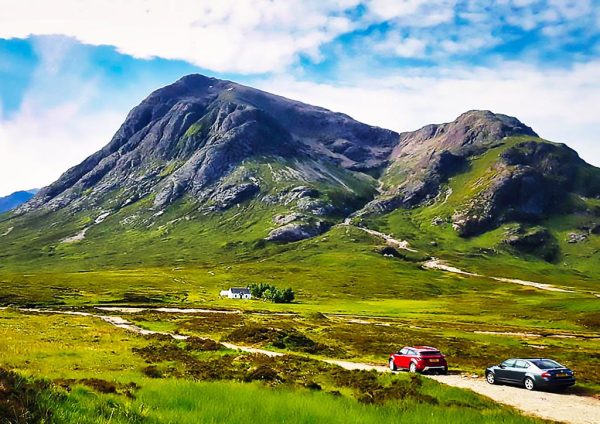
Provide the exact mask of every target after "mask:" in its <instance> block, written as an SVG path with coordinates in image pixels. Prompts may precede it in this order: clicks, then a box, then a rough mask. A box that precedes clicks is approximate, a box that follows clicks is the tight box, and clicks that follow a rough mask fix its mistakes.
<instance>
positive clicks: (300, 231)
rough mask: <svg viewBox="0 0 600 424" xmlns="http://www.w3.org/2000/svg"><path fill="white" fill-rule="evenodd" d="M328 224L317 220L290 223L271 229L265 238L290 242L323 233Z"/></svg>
mask: <svg viewBox="0 0 600 424" xmlns="http://www.w3.org/2000/svg"><path fill="white" fill-rule="evenodd" d="M328 228H329V225H327V224H326V223H324V222H321V221H317V222H315V223H311V224H309V223H304V224H301V223H291V224H287V225H284V226H282V227H279V228H276V229H274V230H272V231H271V232H270V233H269V235H268V236H267V237H266V238H265V240H267V241H275V242H280V243H290V242H294V241H300V240H304V239H307V238H311V237H315V236H318V235H320V234H323V233H324V232H325V231H327V229H328Z"/></svg>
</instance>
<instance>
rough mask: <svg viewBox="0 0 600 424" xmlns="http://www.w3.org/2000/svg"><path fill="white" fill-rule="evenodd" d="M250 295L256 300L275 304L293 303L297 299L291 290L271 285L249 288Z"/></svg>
mask: <svg viewBox="0 0 600 424" xmlns="http://www.w3.org/2000/svg"><path fill="white" fill-rule="evenodd" d="M248 288H249V289H250V294H252V297H254V298H256V299H263V300H269V301H271V302H273V303H291V302H293V301H294V299H295V298H296V295H295V294H294V291H293V290H292V289H291V288H286V289H279V288H277V287H275V286H273V285H271V284H265V283H259V284H250V285H249V286H248Z"/></svg>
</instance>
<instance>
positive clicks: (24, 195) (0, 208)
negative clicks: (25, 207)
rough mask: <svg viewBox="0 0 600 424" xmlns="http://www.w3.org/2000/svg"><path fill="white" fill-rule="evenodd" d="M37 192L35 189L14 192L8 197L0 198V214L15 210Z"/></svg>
mask: <svg viewBox="0 0 600 424" xmlns="http://www.w3.org/2000/svg"><path fill="white" fill-rule="evenodd" d="M37 192H38V190H37V189H34V190H27V191H16V192H14V193H12V194H9V195H8V196H5V197H0V213H3V212H8V211H10V210H13V209H15V208H16V207H18V206H20V205H22V204H23V203H25V202H27V201H28V200H29V199H31V198H32V197H33V196H34V195H35V194H36V193H37Z"/></svg>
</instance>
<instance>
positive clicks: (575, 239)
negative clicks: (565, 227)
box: [567, 233, 588, 243]
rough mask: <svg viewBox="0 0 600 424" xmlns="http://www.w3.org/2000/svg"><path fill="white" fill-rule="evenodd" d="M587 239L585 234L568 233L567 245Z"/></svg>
mask: <svg viewBox="0 0 600 424" xmlns="http://www.w3.org/2000/svg"><path fill="white" fill-rule="evenodd" d="M587 238H588V236H587V234H583V233H569V236H568V238H567V243H582V242H584V241H586V240H587Z"/></svg>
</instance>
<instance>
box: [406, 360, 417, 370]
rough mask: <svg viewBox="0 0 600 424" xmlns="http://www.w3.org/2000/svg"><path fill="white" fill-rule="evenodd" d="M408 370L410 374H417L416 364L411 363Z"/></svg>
mask: <svg viewBox="0 0 600 424" xmlns="http://www.w3.org/2000/svg"><path fill="white" fill-rule="evenodd" d="M408 370H409V371H410V372H413V373H414V372H417V364H415V363H414V362H411V364H410V367H409V368H408Z"/></svg>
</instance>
